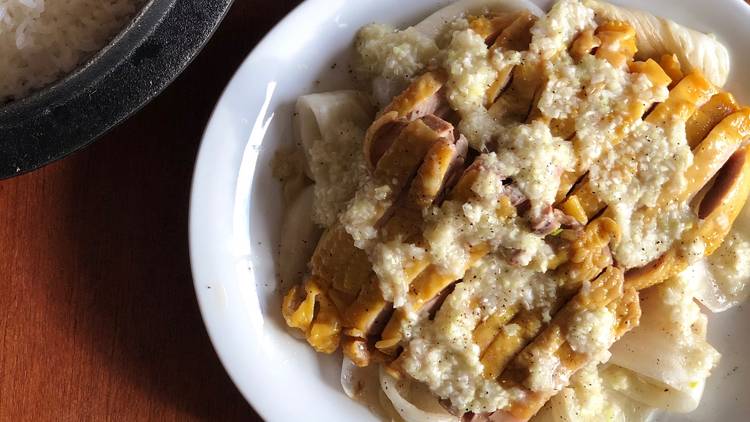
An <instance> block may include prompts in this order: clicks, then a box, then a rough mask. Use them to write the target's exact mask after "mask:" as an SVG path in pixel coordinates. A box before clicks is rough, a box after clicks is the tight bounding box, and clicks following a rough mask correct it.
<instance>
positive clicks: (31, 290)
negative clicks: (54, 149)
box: [0, 0, 298, 422]
mask: <svg viewBox="0 0 750 422" xmlns="http://www.w3.org/2000/svg"><path fill="white" fill-rule="evenodd" d="M297 3H298V1H293V0H273V1H272V0H237V1H236V2H235V4H234V6H233V7H232V9H231V11H230V13H229V15H228V16H227V18H226V19H225V21H224V23H223V24H222V26H221V27H220V29H219V30H218V32H217V33H216V34H215V36H214V38H213V39H212V40H211V41H210V42H209V44H208V45H207V47H206V48H205V49H204V51H203V52H202V53H201V54H200V56H199V57H198V58H197V59H196V61H195V62H194V63H193V64H192V65H191V66H190V67H189V68H188V70H187V71H186V72H185V73H183V74H182V76H180V77H179V78H178V80H177V81H176V82H175V83H174V84H173V85H172V86H170V87H169V88H168V89H167V90H166V91H165V92H164V93H163V94H162V95H161V96H160V97H158V98H157V99H156V100H155V101H154V102H152V103H151V104H149V105H148V106H147V107H145V108H144V109H143V110H141V111H140V112H139V113H138V114H137V115H135V116H134V117H132V118H131V119H129V120H128V121H127V122H126V123H125V124H123V125H121V126H119V127H118V128H116V129H115V130H113V131H112V132H110V133H109V134H108V135H106V136H104V137H103V138H102V139H100V140H99V141H98V142H97V143H96V144H94V145H93V146H91V147H90V148H88V149H86V150H84V151H81V152H78V153H76V154H73V155H71V156H69V157H68V158H66V159H64V160H62V161H59V162H57V163H54V164H52V165H49V166H47V167H45V168H43V169H41V170H38V171H36V172H33V173H30V174H27V175H23V176H20V177H17V178H15V179H11V180H5V181H2V182H0V221H1V222H2V224H0V274H1V276H0V420H1V421H35V422H36V421H107V420H111V421H192V420H207V421H209V420H210V421H235V420H236V421H245V420H259V418H258V417H257V415H256V414H255V413H254V412H253V410H252V409H251V407H250V406H249V405H248V404H247V403H246V402H245V400H244V399H243V398H242V396H241V395H240V394H239V392H238V391H237V389H236V388H235V387H234V386H233V384H232V383H231V381H230V380H229V377H228V376H227V375H226V373H225V372H224V369H223V368H222V366H221V364H220V363H219V361H218V359H217V357H216V355H215V353H214V351H213V349H212V347H211V344H210V342H209V339H208V336H207V334H206V331H205V329H204V327H203V323H202V321H201V318H200V314H199V312H198V306H197V303H196V300H195V295H194V292H193V287H192V279H191V275H190V266H189V260H188V247H187V218H188V199H189V188H190V178H191V173H192V168H193V162H194V158H195V154H196V151H197V148H198V143H199V141H200V136H201V133H202V131H203V128H204V126H205V124H206V122H207V120H208V117H209V114H210V112H211V109H212V108H213V105H214V104H215V102H216V100H217V99H218V97H219V95H220V93H221V90H222V89H223V87H224V86H225V85H226V83H227V82H228V80H229V78H230V76H231V75H232V73H233V72H234V70H235V69H236V68H237V66H238V65H239V64H240V63H241V61H242V59H243V58H244V57H245V56H246V55H247V53H248V52H249V51H250V50H251V49H252V47H253V46H254V45H255V44H256V43H257V41H258V40H259V39H260V37H262V35H263V34H265V33H266V32H267V31H268V30H269V29H270V28H271V27H272V26H273V24H275V22H276V21H277V20H279V19H280V18H281V17H282V16H283V15H284V14H286V13H287V12H288V11H289V10H291V9H292V8H293V7H294V6H295V5H296V4H297ZM258 382H262V381H261V380H259V381H258Z"/></svg>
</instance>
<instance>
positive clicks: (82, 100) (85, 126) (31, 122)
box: [0, 0, 232, 179]
mask: <svg viewBox="0 0 750 422" xmlns="http://www.w3.org/2000/svg"><path fill="white" fill-rule="evenodd" d="M231 3H232V0H150V1H149V2H147V3H146V5H145V6H144V7H143V9H142V10H141V11H140V12H139V13H138V14H137V15H136V16H135V18H133V20H132V21H131V22H130V23H129V24H128V26H127V27H126V28H124V29H123V30H122V31H121V32H120V34H119V35H118V36H117V37H115V38H114V39H113V40H112V41H111V42H110V43H109V44H108V45H107V46H106V47H105V48H104V49H102V50H101V51H99V52H98V53H97V54H96V55H95V56H93V57H91V58H90V59H89V60H88V61H87V62H85V63H84V64H83V65H82V66H80V67H79V68H78V69H77V70H75V71H74V72H73V73H71V74H70V75H68V76H66V77H65V78H63V79H61V80H59V81H57V82H55V83H54V84H52V85H50V86H48V87H46V88H44V89H43V90H41V91H39V92H36V93H34V94H32V95H30V96H28V97H25V98H23V99H20V100H17V101H14V102H11V103H8V104H6V105H3V106H0V179H2V178H7V177H11V176H15V175H18V174H21V173H24V172H27V171H30V170H33V169H36V168H38V167H41V166H43V165H45V164H47V163H50V162H52V161H54V160H57V159H60V158H62V157H64V156H66V155H68V154H70V153H71V152H74V151H76V150H78V149H80V148H83V147H85V146H86V145H89V144H90V143H92V142H93V141H94V140H96V139H97V138H98V137H99V136H101V135H102V134H104V133H105V132H107V131H108V130H109V129H111V128H112V127H114V126H115V125H117V124H118V123H120V122H122V121H123V120H125V119H126V118H127V117H128V116H130V115H131V114H133V113H134V112H136V111H137V110H139V109H140V108H141V107H143V106H144V105H145V104H146V103H148V102H149V101H150V100H151V99H153V98H154V97H155V96H156V95H157V94H159V93H160V92H161V91H162V90H163V89H164V88H166V86H167V85H169V83H170V82H172V80H174V78H176V77H177V75H179V74H180V72H181V71H182V70H183V69H184V68H185V67H186V66H187V65H188V64H190V62H191V60H192V59H193V58H194V57H195V56H196V54H197V53H198V52H199V51H200V49H201V48H202V47H203V45H204V44H205V43H206V41H208V39H209V38H210V37H211V34H213V31H214V30H215V29H216V27H217V26H218V25H219V23H220V22H221V19H222V18H223V17H224V15H225V13H226V11H227V10H228V9H229V6H230V5H231Z"/></svg>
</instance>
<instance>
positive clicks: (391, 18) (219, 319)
mask: <svg viewBox="0 0 750 422" xmlns="http://www.w3.org/2000/svg"><path fill="white" fill-rule="evenodd" d="M536 1H537V2H538V3H540V6H542V7H543V8H544V9H545V10H547V9H548V7H549V2H548V1H544V0H536ZM449 2H450V1H449V0H408V1H406V0H378V1H375V0H372V1H356V2H355V1H346V0H308V1H306V2H304V3H303V4H302V5H300V6H299V7H298V8H297V9H295V10H294V11H293V12H292V13H291V14H290V15H289V16H287V17H286V18H285V19H284V20H283V21H281V23H279V24H278V25H277V26H276V28H274V29H273V31H271V32H270V33H269V34H268V36H266V38H265V39H264V40H263V41H262V42H261V43H260V44H259V45H258V46H257V47H256V48H255V50H254V51H253V52H252V54H250V56H248V58H247V59H246V60H245V62H244V64H243V65H242V66H241V67H240V68H239V70H238V71H237V73H236V74H235V76H234V78H233V79H232V81H231V82H230V83H229V85H228V86H227V88H226V91H225V92H224V95H223V96H222V97H221V100H220V101H219V103H218V104H217V106H216V109H215V111H214V114H213V116H212V118H211V120H210V122H209V124H208V127H207V129H206V132H205V134H204V137H203V144H202V145H201V149H200V154H199V155H198V161H197V164H196V169H195V175H194V179H193V188H192V200H191V207H190V255H191V261H192V267H193V277H194V280H195V289H196V292H197V295H198V301H199V303H200V308H201V311H202V313H203V318H204V321H205V323H206V326H207V327H208V332H209V335H210V336H211V340H212V341H213V344H214V347H215V348H216V351H217V353H218V355H219V358H220V359H221V361H222V363H223V364H224V366H225V367H226V369H227V371H228V372H229V375H230V376H231V377H232V379H233V380H234V382H235V384H236V385H237V387H238V388H239V389H240V391H241V392H242V394H243V395H244V396H245V397H246V398H247V399H248V401H249V402H250V403H251V404H252V405H253V407H255V409H256V410H257V411H258V412H259V413H260V414H261V415H262V416H263V417H264V418H265V419H266V420H269V421H290V420H305V421H317V420H321V421H328V422H330V421H353V420H357V421H369V420H375V418H374V417H373V416H372V415H371V414H370V413H369V412H368V411H367V410H366V409H365V408H364V407H362V406H360V405H359V404H357V403H355V402H352V401H351V400H349V398H347V397H346V395H344V393H343V392H342V390H341V386H340V384H339V368H340V366H339V365H340V363H339V362H340V356H320V355H317V354H315V353H314V352H313V351H312V349H310V348H309V347H308V346H307V344H306V343H304V342H302V341H298V340H296V339H294V338H292V337H291V336H289V335H288V334H287V332H286V330H285V329H284V324H283V320H282V318H281V313H280V310H279V309H280V308H279V306H280V293H279V290H278V287H279V286H278V285H277V281H276V277H275V275H274V274H275V272H274V260H275V258H276V255H275V251H276V244H277V242H278V236H279V233H278V232H279V224H280V216H281V199H280V191H279V184H278V183H277V182H276V181H275V180H274V179H273V178H272V177H271V171H270V166H269V162H270V160H271V157H272V156H273V153H274V151H275V150H276V149H277V148H278V147H279V146H280V145H283V144H289V143H291V142H293V140H292V136H293V135H292V126H291V115H292V107H293V104H294V102H295V100H296V98H297V97H298V96H299V95H301V94H305V93H310V92H320V91H326V90H331V89H339V88H343V87H347V86H348V85H349V84H350V82H349V77H348V75H347V66H346V64H347V57H348V56H349V54H350V53H349V51H350V46H351V43H352V39H353V36H354V34H355V32H356V31H357V29H358V28H359V27H360V26H362V25H364V24H367V23H369V22H371V21H379V22H386V23H391V24H394V25H398V26H405V25H408V24H410V23H416V22H417V21H418V20H419V19H420V18H422V17H424V16H426V15H427V14H429V13H430V12H432V11H434V10H436V9H437V8H438V7H441V6H444V5H445V4H447V3H449ZM616 3H622V4H626V5H630V6H633V7H636V8H641V9H644V10H649V11H652V12H654V13H656V14H658V15H662V16H666V17H669V18H671V19H673V20H676V21H677V22H681V23H683V24H686V25H688V26H691V27H693V28H696V29H699V30H702V31H707V32H714V33H716V34H717V35H718V36H719V38H720V39H721V40H722V41H723V42H725V43H726V45H727V47H729V50H730V52H732V72H731V75H730V80H729V83H728V84H727V88H728V89H729V90H731V91H732V92H734V93H735V94H736V95H737V96H738V97H739V99H740V100H741V101H742V102H743V103H745V104H748V103H750V78H748V76H747V72H748V69H750V55H745V56H743V55H742V53H746V52H750V44H749V43H750V41H748V40H750V6H748V5H747V4H745V3H744V2H743V1H742V0H723V1H715V2H707V1H705V0H669V1H659V2H654V1H650V0H633V1H616ZM334 64H335V66H334ZM749 328H750V307H744V309H743V308H739V309H735V310H730V311H727V312H725V313H722V314H719V315H714V316H712V317H711V318H710V323H709V337H710V340H711V343H712V344H713V345H714V346H715V347H716V348H717V349H718V350H719V351H720V352H721V354H722V360H721V364H720V366H719V367H718V368H716V369H715V370H714V375H713V376H712V377H711V378H710V379H709V381H708V385H707V388H706V393H705V395H704V398H703V402H702V403H701V406H700V407H699V409H698V410H697V411H695V412H693V413H691V414H689V415H673V416H671V417H667V418H664V420H670V421H677V420H680V421H682V420H689V421H709V420H722V421H738V422H739V421H745V420H747V417H748V416H747V415H750V400H748V399H747V392H748V391H750V368H749V367H748V364H747V361H746V360H743V359H742V357H743V356H750V335H749V334H748V332H749V331H750V330H749Z"/></svg>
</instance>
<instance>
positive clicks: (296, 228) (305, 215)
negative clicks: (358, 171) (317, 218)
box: [278, 185, 320, 282]
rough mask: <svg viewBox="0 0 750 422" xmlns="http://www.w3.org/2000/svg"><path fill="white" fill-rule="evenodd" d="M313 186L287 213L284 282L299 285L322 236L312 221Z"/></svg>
mask: <svg viewBox="0 0 750 422" xmlns="http://www.w3.org/2000/svg"><path fill="white" fill-rule="evenodd" d="M313 197H314V191H313V186H312V185H310V186H307V187H306V188H305V189H304V190H302V193H300V194H299V196H297V198H295V199H294V200H293V201H292V202H291V203H290V204H289V206H288V207H286V210H285V212H284V220H283V222H282V223H281V239H279V258H280V259H279V260H278V262H279V266H278V271H279V276H280V277H281V280H282V281H283V282H298V281H300V280H301V279H302V276H303V275H304V273H305V272H306V268H307V260H308V259H309V258H310V256H311V255H312V253H313V250H314V249H315V245H316V244H317V240H318V238H319V237H320V228H318V227H317V226H316V225H315V223H313V220H312V213H313Z"/></svg>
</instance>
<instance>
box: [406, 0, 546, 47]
mask: <svg viewBox="0 0 750 422" xmlns="http://www.w3.org/2000/svg"><path fill="white" fill-rule="evenodd" d="M485 10H486V11H490V12H496V13H503V12H518V11H521V10H528V11H529V12H531V14H533V15H536V16H542V15H544V11H542V9H540V8H539V7H538V6H537V5H535V4H534V3H532V2H531V1H528V0H459V1H457V2H454V3H451V4H450V5H449V6H446V7H444V8H442V9H440V10H438V11H437V12H435V13H433V14H431V15H430V16H428V17H427V18H426V19H424V20H423V21H422V22H419V23H418V24H416V25H414V28H415V29H416V30H417V31H419V32H421V33H423V34H425V35H427V36H428V37H430V38H432V39H435V38H437V36H438V35H439V34H440V33H441V32H442V31H443V29H444V28H445V25H446V24H447V23H448V22H452V21H453V20H455V19H457V18H460V17H462V16H465V15H467V14H477V13H482V12H483V11H485Z"/></svg>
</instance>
